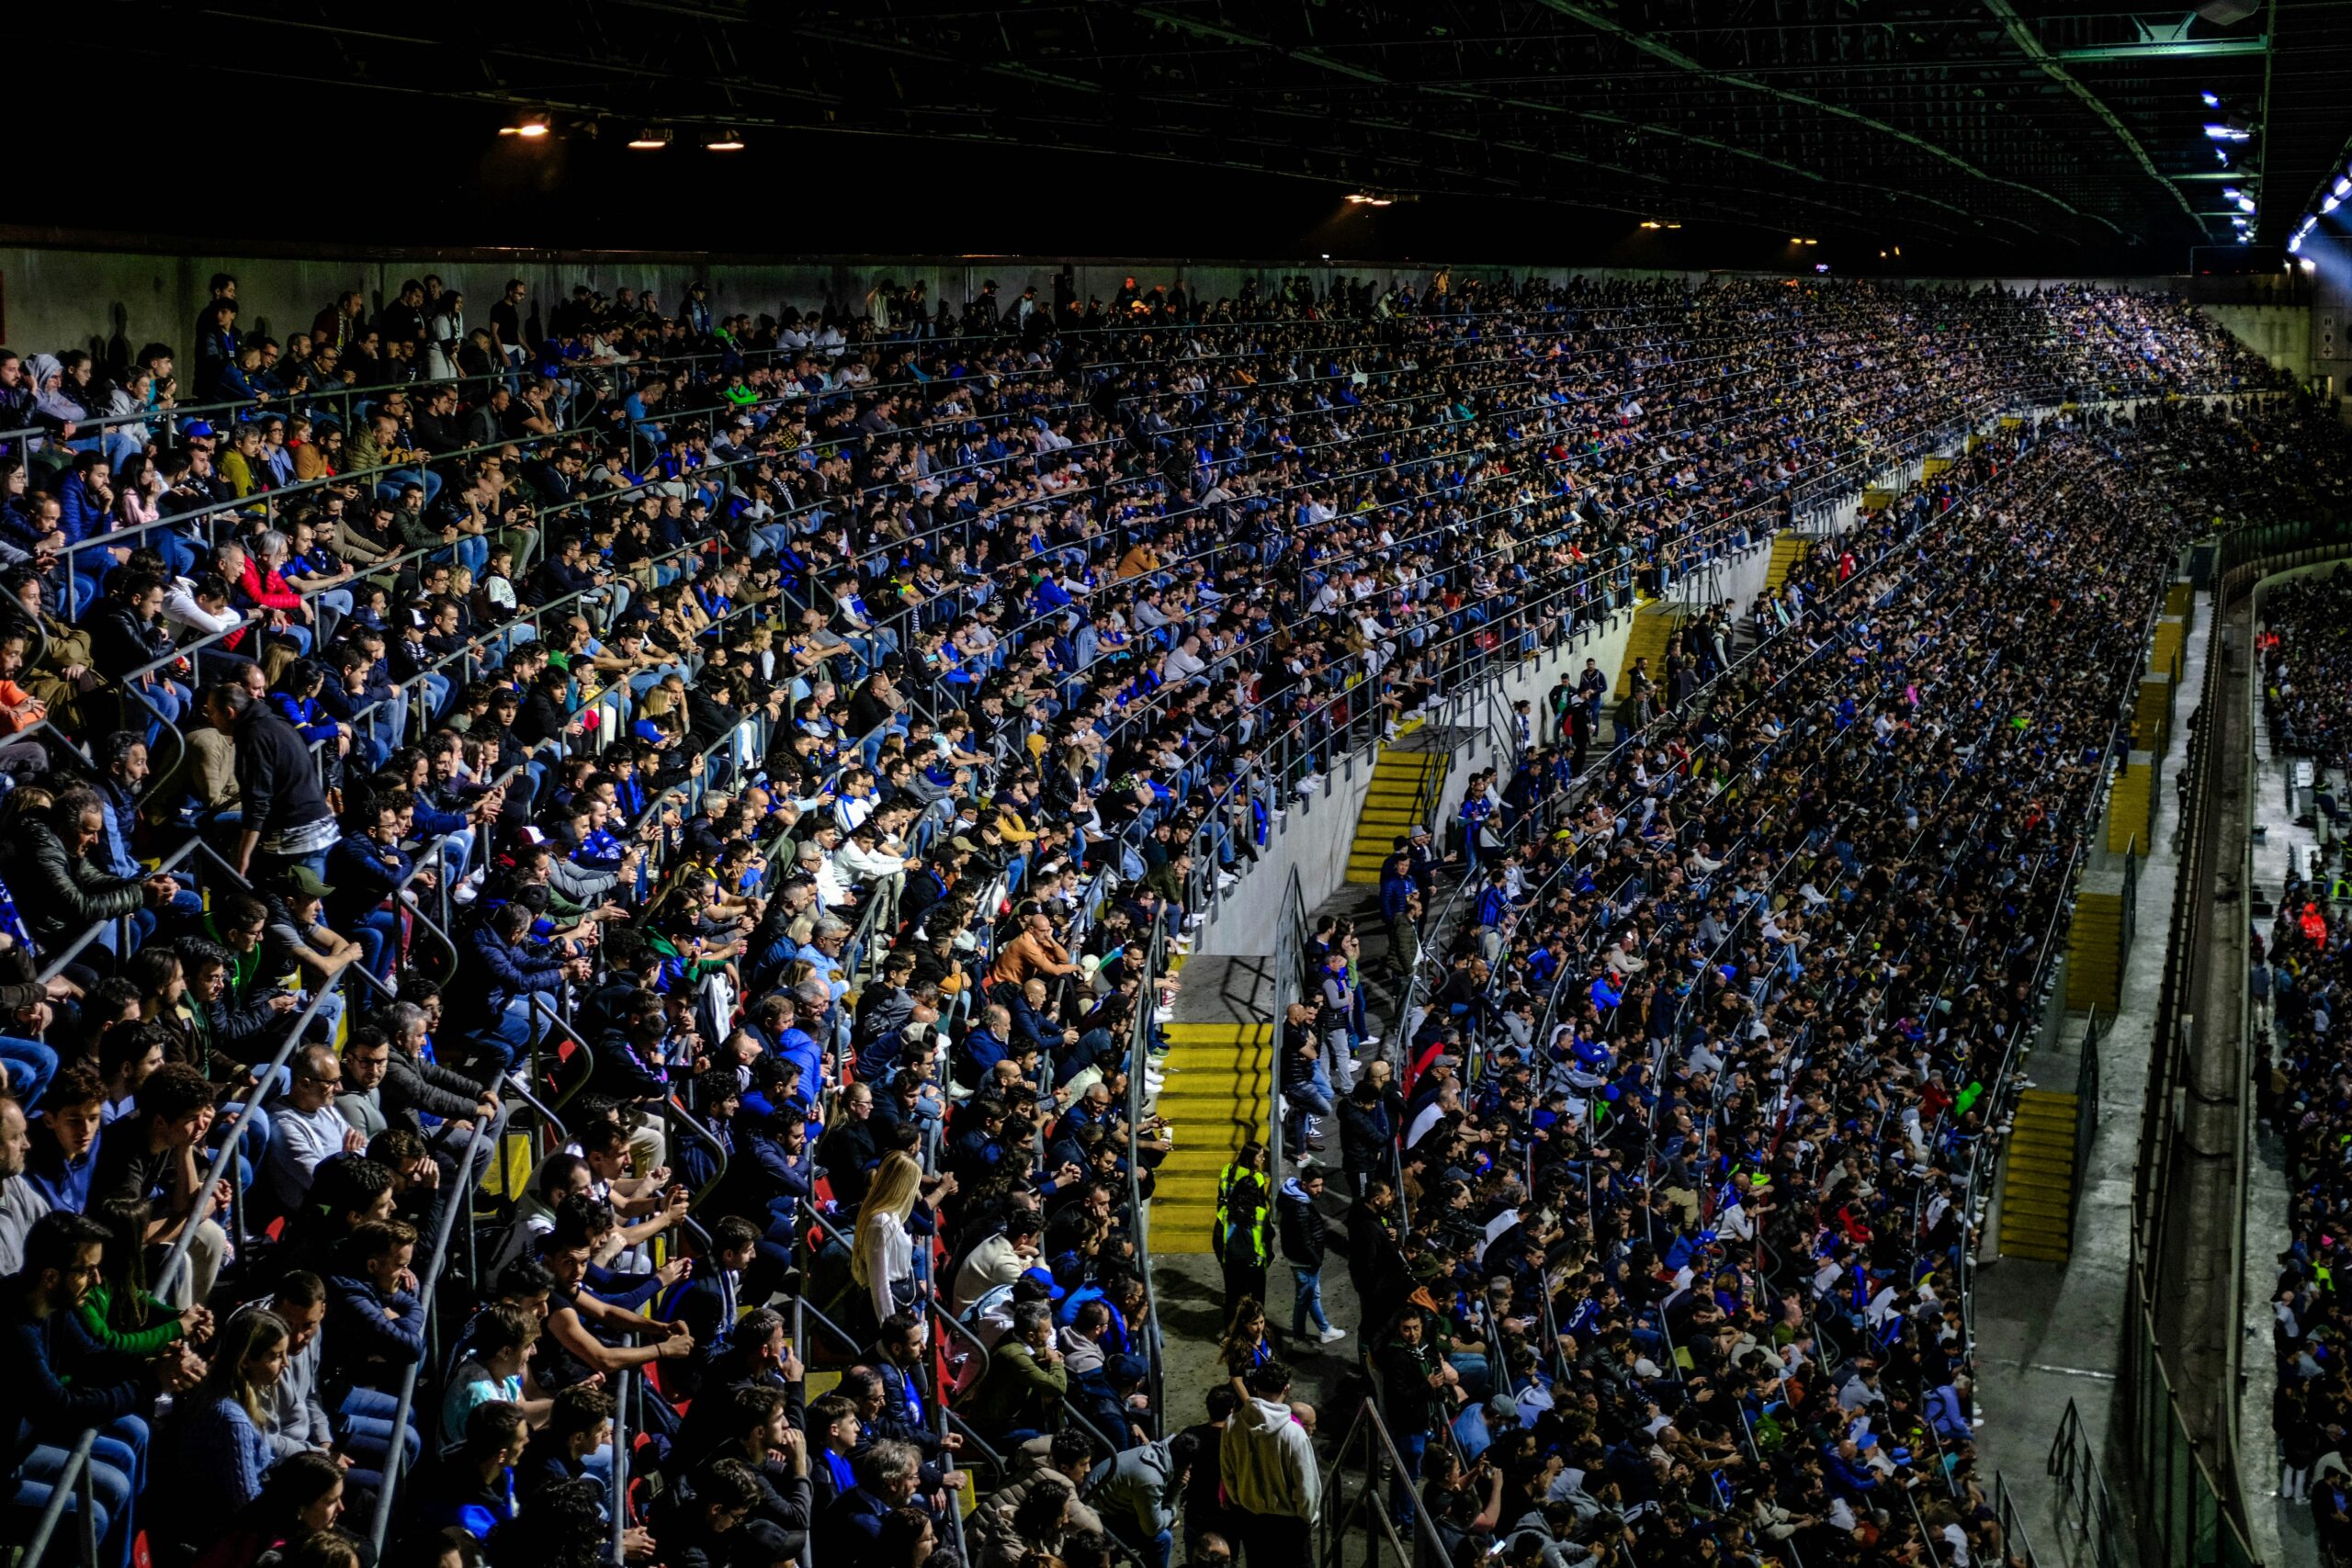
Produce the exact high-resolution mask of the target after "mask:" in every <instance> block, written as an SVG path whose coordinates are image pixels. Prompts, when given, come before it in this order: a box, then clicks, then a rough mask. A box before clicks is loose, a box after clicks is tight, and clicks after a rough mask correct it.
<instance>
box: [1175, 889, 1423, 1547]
mask: <svg viewBox="0 0 2352 1568" xmlns="http://www.w3.org/2000/svg"><path fill="white" fill-rule="evenodd" d="M1367 911H1368V912H1367ZM1317 914H1344V915H1350V916H1353V917H1356V919H1357V924H1358V930H1359V931H1360V932H1361V934H1362V937H1363V955H1364V960H1365V968H1366V969H1367V971H1369V976H1370V978H1369V981H1368V984H1367V985H1366V987H1365V1001H1366V1010H1367V1011H1368V1012H1369V1013H1370V1014H1371V1016H1372V1019H1373V1028H1374V1031H1375V1032H1378V1033H1380V1034H1382V1035H1383V1036H1384V1037H1385V1038H1384V1039H1383V1042H1382V1046H1383V1048H1387V1047H1389V1046H1391V1045H1392V1044H1393V1038H1390V1037H1391V1036H1392V1031H1391V1030H1390V1029H1389V1028H1388V1027H1387V1025H1388V1021H1389V1019H1390V1018H1391V1017H1392V1015H1393V1012H1394V1010H1395V1008H1396V1006H1397V998H1396V997H1395V995H1394V993H1393V991H1392V990H1391V989H1390V988H1389V985H1388V976H1387V974H1386V964H1387V939H1386V937H1385V935H1384V934H1383V931H1382V929H1381V925H1380V919H1379V895H1378V891H1377V890H1376V889H1374V888H1371V887H1363V886H1344V885H1343V886H1341V887H1340V890H1339V892H1337V893H1336V894H1334V895H1333V896H1332V897H1330V898H1329V899H1328V900H1326V901H1325V902H1324V903H1323V904H1322V905H1321V906H1319V907H1318V908H1317V909H1315V910H1313V911H1310V917H1309V918H1310V923H1311V921H1312V917H1313V916H1314V915H1317ZM1271 997H1272V990H1271V981H1270V975H1269V970H1268V961H1267V960H1265V959H1263V958H1238V957H1216V956H1204V957H1199V958H1195V959H1193V961H1192V962H1191V963H1189V964H1186V965H1185V966H1184V988H1183V990H1182V992H1180V993H1179V994H1178V996H1177V998H1176V1017H1177V1020H1178V1021H1180V1022H1184V1023H1225V1022H1242V1021H1257V1022H1263V1021H1265V1020H1266V1018H1267V1016H1268V1012H1269V1009H1270V1005H1271ZM1180 1132H1181V1129H1180ZM1338 1137H1339V1134H1338V1130H1337V1129H1336V1128H1334V1129H1332V1130H1331V1131H1330V1134H1329V1149H1328V1150H1327V1151H1326V1156H1324V1157H1330V1158H1333V1159H1334V1161H1335V1162H1336V1156H1337V1152H1338V1148H1339V1143H1338ZM1284 1174H1285V1175H1287V1174H1289V1173H1288V1172H1285V1173H1284ZM1347 1208H1348V1201H1347V1199H1346V1198H1344V1197H1342V1196H1341V1195H1340V1193H1339V1192H1338V1191H1336V1190H1326V1191H1325V1193H1324V1195H1323V1213H1324V1218H1325V1219H1326V1220H1327V1221H1328V1222H1329V1225H1330V1228H1331V1246H1330V1256H1329V1258H1328V1259H1327V1260H1326V1262H1325V1264H1324V1267H1323V1276H1322V1280H1323V1311H1324V1314H1325V1316H1326V1317H1327V1318H1328V1319H1329V1321H1330V1322H1332V1323H1334V1324H1337V1325H1339V1326H1340V1327H1342V1328H1344V1329H1346V1330H1347V1331H1348V1337H1346V1338H1345V1339H1341V1340H1337V1341H1335V1342H1333V1343H1332V1344H1330V1345H1328V1346H1327V1345H1323V1344H1320V1343H1318V1342H1317V1340H1316V1339H1315V1338H1314V1337H1312V1335H1313V1330H1312V1328H1311V1327H1310V1329H1309V1337H1306V1339H1304V1340H1294V1339H1292V1338H1291V1337H1290V1333H1289V1329H1290V1322H1291V1312H1292V1307H1293V1303H1294V1300H1295V1287H1294V1284H1293V1281H1292V1278H1291V1273H1290V1269H1289V1268H1288V1266H1287V1265H1285V1264H1284V1263H1283V1261H1282V1258H1281V1255H1280V1248H1279V1247H1277V1248H1276V1255H1275V1258H1274V1261H1273V1266H1272V1268H1271V1269H1268V1270H1267V1292H1266V1293H1267V1294H1268V1295H1269V1296H1270V1297H1272V1300H1271V1301H1269V1302H1267V1303H1265V1305H1266V1318H1267V1322H1268V1324H1269V1325H1271V1327H1272V1339H1273V1342H1274V1346H1275V1349H1276V1352H1277V1354H1279V1355H1280V1356H1281V1357H1282V1358H1283V1360H1284V1361H1285V1362H1287V1363H1288V1364H1289V1366H1290V1368H1291V1372H1292V1384H1291V1397H1292V1398H1293V1399H1294V1400H1295V1401H1301V1402H1304V1403H1306V1404H1310V1405H1312V1406H1314V1408H1315V1411H1316V1447H1317V1453H1318V1455H1319V1456H1320V1458H1321V1459H1322V1460H1323V1461H1324V1462H1325V1463H1327V1464H1328V1463H1329V1460H1330V1457H1331V1453H1332V1450H1333V1449H1334V1447H1335V1446H1336V1445H1337V1444H1338V1443H1339V1441H1340V1438H1342V1437H1344V1436H1345V1435H1346V1432H1347V1429H1348V1425H1349V1423H1350V1422H1351V1420H1352V1419H1353V1418H1354V1416H1355V1413H1356V1408H1357V1405H1358V1404H1359V1403H1360V1402H1361V1400H1362V1399H1363V1396H1364V1394H1365V1393H1366V1392H1367V1385H1366V1384H1365V1382H1363V1376H1362V1373H1361V1369H1360V1365H1359V1358H1360V1357H1361V1355H1362V1339H1363V1309H1362V1306H1361V1305H1360V1303H1358V1302H1357V1299H1356V1292H1355V1287H1354V1286H1353V1285H1351V1283H1350V1282H1349V1280H1348V1263H1347V1230H1346V1214H1347ZM1151 1283H1152V1291H1153V1300H1154V1303H1155V1305H1156V1308H1157V1310H1158V1312H1159V1322H1160V1333H1161V1357H1162V1361H1163V1367H1162V1380H1161V1381H1162V1388H1163V1392H1164V1397H1165V1400H1166V1404H1167V1409H1166V1412H1165V1414H1166V1419H1167V1424H1168V1426H1169V1427H1170V1429H1173V1428H1175V1427H1181V1426H1189V1425H1191V1424H1192V1423H1193V1422H1196V1421H1199V1420H1202V1419H1203V1418H1204V1411H1205V1406H1204V1404H1203V1401H1204V1399H1205V1398H1206V1397H1207V1394H1208V1391H1209V1390H1210V1389H1212V1388H1214V1387H1216V1385H1217V1384H1219V1383H1221V1382H1225V1376H1226V1374H1225V1370H1224V1368H1223V1367H1221V1366H1220V1365H1219V1364H1218V1363H1217V1359H1216V1352H1217V1346H1218V1343H1219V1342H1220V1341H1221V1340H1222V1339H1223V1337H1224V1335H1225V1280H1224V1275H1223V1271H1222V1270H1221V1269H1219V1268H1218V1265H1217V1261H1216V1258H1212V1257H1210V1256H1209V1255H1208V1254H1206V1253H1198V1252H1196V1253H1163V1252H1161V1251H1159V1249H1158V1248H1156V1247H1155V1248H1154V1249H1153V1251H1152V1256H1151ZM1382 1555H1383V1556H1384V1557H1386V1556H1389V1555H1390V1553H1389V1552H1388V1551H1387V1550H1386V1549H1385V1548H1384V1549H1383V1551H1382ZM1398 1568H1401V1565H1398Z"/></svg>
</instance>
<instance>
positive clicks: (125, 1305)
mask: <svg viewBox="0 0 2352 1568" xmlns="http://www.w3.org/2000/svg"><path fill="white" fill-rule="evenodd" d="M146 1306H147V1323H146V1325H145V1326H144V1327H141V1326H140V1325H137V1324H134V1323H133V1322H132V1321H131V1313H130V1302H129V1301H128V1300H125V1301H122V1302H120V1303H118V1302H117V1301H116V1299H115V1295H114V1292H113V1291H112V1289H111V1288H109V1287H108V1286H107V1285H105V1284H103V1283H101V1284H96V1285H93V1286H91V1287H90V1293H89V1294H88V1295H86V1296H84V1297H83V1298H82V1304H81V1306H80V1307H79V1308H77V1309H76V1310H77V1311H79V1312H80V1313H81V1314H82V1326H83V1327H85V1328H86V1329H88V1330H89V1331H90V1334H91V1337H93V1338H95V1339H96V1340H97V1341H98V1343H99V1344H101V1345H104V1346H105V1347H106V1348H107V1349H109V1350H119V1351H120V1352H122V1354H124V1355H126V1356H141V1357H144V1356H153V1355H154V1354H155V1353H156V1352H157V1351H159V1350H161V1349H163V1348H164V1347H165V1346H166V1345H169V1344H171V1343H172V1342H173V1341H174V1340H175V1339H177V1338H178V1337H180V1314H178V1313H176V1312H174V1311H173V1310H172V1309H171V1308H170V1307H169V1306H167V1305H165V1304H164V1303H162V1302H159V1301H157V1300H156V1299H155V1298H154V1297H153V1296H149V1297H148V1298H147V1302H146Z"/></svg>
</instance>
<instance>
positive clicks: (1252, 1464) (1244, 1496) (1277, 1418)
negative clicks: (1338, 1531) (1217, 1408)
mask: <svg viewBox="0 0 2352 1568" xmlns="http://www.w3.org/2000/svg"><path fill="white" fill-rule="evenodd" d="M1217 1472H1218V1476H1219V1478H1220V1479H1221V1480H1223V1481H1224V1483H1225V1495H1226V1497H1227V1499H1228V1500H1229V1501H1230V1502H1231V1503H1232V1505H1233V1506H1235V1507H1237V1508H1242V1509H1246V1510H1248V1511H1249V1512H1250V1513H1253V1514H1272V1515H1277V1516H1281V1517H1289V1518H1294V1519H1304V1520H1306V1522H1307V1523H1309V1524H1313V1523H1314V1522H1315V1516H1316V1510H1317V1508H1318V1507H1319V1506H1321V1502H1322V1498H1321V1490H1322V1477H1321V1476H1320V1475H1318V1474H1317V1472H1316V1469H1315V1445H1314V1444H1313V1443H1312V1442H1311V1441H1310V1440H1309V1439H1308V1438H1307V1436H1306V1427H1302V1426H1300V1425H1299V1424H1298V1423H1297V1422H1296V1421H1295V1420H1293V1419H1292V1418H1291V1414H1290V1406H1289V1405H1287V1404H1274V1403H1273V1402H1272V1401H1271V1400H1264V1399H1258V1398H1255V1397H1253V1398H1251V1399H1250V1402H1249V1403H1248V1404H1244V1405H1243V1406H1242V1407H1241V1408H1240V1409H1239V1410H1237V1411H1235V1412H1234V1413H1233V1416H1231V1418H1230V1419H1228V1420H1227V1422H1226V1424H1225V1438H1224V1440H1223V1441H1222V1442H1220V1443H1219V1444H1218V1445H1217Z"/></svg>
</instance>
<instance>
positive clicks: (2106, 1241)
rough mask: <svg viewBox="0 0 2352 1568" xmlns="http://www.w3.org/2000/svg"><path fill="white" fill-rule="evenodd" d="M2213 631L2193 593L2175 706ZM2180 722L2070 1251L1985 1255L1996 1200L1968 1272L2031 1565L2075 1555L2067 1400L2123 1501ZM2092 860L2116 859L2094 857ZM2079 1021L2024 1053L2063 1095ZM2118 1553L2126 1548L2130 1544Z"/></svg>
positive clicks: (1980, 1398) (2107, 1029) (1987, 1400)
mask: <svg viewBox="0 0 2352 1568" xmlns="http://www.w3.org/2000/svg"><path fill="white" fill-rule="evenodd" d="M2211 629H2212V628H2211V614H2210V605H2209V604H2208V603H2207V602H2206V601H2205V600H2203V599H2200V601H2199V606H2198V615H2197V625H2196V627H2195V629H2194V630H2193V631H2192V632H2191V633H2190V635H2189V638H2188V647H2187V649H2186V650H2185V653H2184V657H2183V673H2182V678H2181V687H2182V692H2183V696H2182V698H2181V701H2182V702H2183V704H2184V705H2186V704H2191V703H2193V702H2194V700H2195V699H2194V696H2193V694H2194V693H2196V692H2197V691H2198V690H2199V687H2200V682H2202V681H2203V679H2204V672H2205V656H2206V649H2207V647H2208V643H2209V639H2210V637H2211ZM2187 719H2188V711H2187V708H2186V706H2184V707H2183V708H2182V709H2181V710H2180V711H2179V712H2177V714H2176V715H2175V724H2174V733H2173V738H2172V741H2171V745H2170V748H2169V749H2168V750H2167V751H2166V752H2165V760H2164V771H2163V773H2162V774H2161V775H2160V777H2161V780H2162V783H2161V784H2160V785H2159V793H2160V798H2159V800H2158V802H2157V807H2156V825H2155V831H2154V838H2155V843H2154V850H2153V852H2151V853H2150V854H2149V856H2148V858H2147V859H2146V860H2145V861H2143V863H2141V867H2140V880H2139V895H2138V898H2137V901H2136V904H2135V913H2136V918H2137V922H2138V924H2137V932H2136V936H2135V939H2134V941H2133V942H2132V944H2131V953H2130V954H2129V955H2128V957H2127V959H2126V962H2125V964H2124V973H2123V988H2122V996H2123V1008H2122V1010H2121V1011H2120V1014H2119V1015H2118V1016H2117V1017H2116V1018H2115V1019H2114V1020H2113V1021H2111V1022H2110V1023H2108V1024H2106V1025H2104V1026H2103V1028H2102V1032H2101V1037H2100V1040H2099V1043H2098V1053H2099V1105H2098V1132H2097V1134H2096V1135H2095V1136H2094V1138H2093V1140H2092V1144H2091V1152H2090V1158H2089V1161H2088V1163H2087V1165H2086V1167H2085V1168H2084V1169H2083V1170H2082V1171H2080V1172H2079V1173H2077V1179H2078V1180H2079V1181H2081V1182H2082V1183H2084V1184H2085V1185H2084V1190H2083V1192H2082V1196H2081V1198H2080V1200H2079V1203H2080V1207H2079V1209H2078V1211H2077V1213H2076V1220H2075V1248H2074V1256H2073V1257H2072V1258H2069V1259H2068V1260H2067V1261H2066V1262H2065V1263H2064V1264H2057V1263H2040V1262H2035V1261H2032V1260H2030V1259H2027V1258H1998V1259H1997V1261H1996V1260H1995V1255H1996V1251H1997V1246H1996V1243H1997V1233H1998V1224H1999V1212H1998V1207H1997V1205H1996V1208H1995V1210H1994V1213H1993V1214H1992V1215H1991V1216H1990V1218H1991V1222H1992V1223H1991V1224H1989V1225H1988V1227H1987V1231H1988V1235H1987V1236H1986V1238H1985V1246H1984V1247H1983V1248H1982V1251H1983V1256H1984V1258H1985V1262H1983V1263H1980V1265H1979V1272H1978V1273H1977V1276H1976V1280H1977V1283H1976V1314H1975V1317H1976V1360H1977V1367H1978V1370H1979V1382H1978V1384H1977V1389H1976V1404H1977V1406H1978V1408H1979V1410H1980V1412H1981V1413H1982V1416H1983V1424H1982V1426H1981V1427H1980V1429H1979V1432H1978V1436H1977V1441H1976V1451H1977V1460H1978V1467H1979V1470H1980V1472H1994V1471H1997V1472H2000V1474H2001V1476H2002V1478H2003V1479H2004V1480H2005V1481H2006V1482H2007V1485H2008V1488H2009V1491H2010V1494H2011V1495H2012V1496H2013V1497H2014V1498H2015V1499H2016V1501H2017V1504H2018V1510H2019V1513H2020V1515H2021V1517H2022V1518H2023V1520H2024V1523H2025V1529H2026V1534H2027V1536H2028V1538H2029V1539H2030V1542H2031V1544H2032V1547H2033V1550H2034V1552H2035V1556H2036V1561H2037V1562H2038V1563H2039V1564H2040V1568H2053V1565H2054V1564H2058V1563H2074V1562H2079V1561H2081V1560H2083V1558H2084V1557H2085V1556H2086V1549H2087V1542H2086V1540H2085V1538H2084V1536H2083V1534H2082V1521H2081V1520H2080V1518H2079V1517H2075V1516H2074V1515H2072V1514H2071V1513H2066V1512H2065V1511H2064V1510H2063V1509H2062V1506H2061V1505H2062V1503H2063V1501H2064V1499H2063V1497H2062V1495H2061V1493H2060V1490H2059V1488H2058V1486H2057V1484H2056V1483H2054V1482H2053V1481H2052V1479H2051V1477H2050V1475H2049V1472H2048V1462H2049V1454H2050V1446H2051V1441H2052V1438H2053V1437H2054V1436H2055V1435H2056V1433H2057V1429H2058V1425H2059V1422H2060V1419H2061V1417H2062V1416H2063V1415H2064V1411H2065V1408H2066V1405H2067V1404H2068V1403H2069V1402H2072V1403H2073V1404H2074V1405H2075V1410H2076V1412H2077V1413H2078V1414H2079V1416H2080V1417H2081V1419H2082V1422H2083V1426H2084V1429H2085V1431H2086V1435H2087V1436H2088V1438H2089V1439H2090V1442H2091V1444H2092V1450H2093V1451H2094V1452H2096V1453H2098V1454H2099V1455H2100V1456H2101V1458H2100V1462H2101V1465H2102V1466H2103V1468H2104V1469H2105V1471H2106V1474H2107V1478H2108V1483H2109V1490H2110V1492H2113V1493H2114V1494H2115V1495H2116V1496H2117V1500H2118V1501H2119V1502H2121V1501H2122V1494H2121V1488H2122V1486H2123V1484H2124V1477H2123V1474H2122V1472H2121V1471H2120V1466H2119V1465H2118V1464H2117V1463H2116V1462H2115V1461H2113V1460H2111V1459H2109V1457H2108V1455H2109V1446H2108V1436H2109V1427H2110V1425H2111V1423H2112V1420H2113V1418H2114V1416H2115V1414H2116V1409H2115V1407H2116V1404H2117V1395H2118V1393H2119V1392H2120V1391H2119V1387H2118V1384H2117V1369H2118V1367H2119V1365H2120V1361H2121V1357H2122V1352H2123V1343H2124V1342H2123V1310H2124V1281H2125V1275H2126V1271H2127V1269H2128V1268H2129V1265H2130V1258H2131V1172H2132V1165H2133V1158H2134V1156H2135V1154H2136V1152H2137V1150H2138V1147H2139V1137H2140V1113H2141V1109H2142V1103H2143V1100H2144V1099H2145V1095H2146V1089H2147V1081H2148V1057H2149V1040H2150V1035H2151V1033H2152V1032H2153V1030H2154V1015H2155V1010H2156V994H2157V990H2158V987H2159V986H2160V984H2161V982H2162V979H2163V975H2164V963H2165V922H2166V920H2167V919H2168V918H2169V915H2170V911H2171V908H2172V897H2173V882H2174V876H2175V874H2176V873H2177V869H2178V858H2177V854H2176V852H2175V850H2174V846H2173V838H2174V833H2175V830H2176V829H2177V827H2178V818H2179V811H2178V797H2177V795H2175V794H2174V792H2173V789H2172V785H2171V780H2172V779H2173V778H2174V777H2175V775H2176V771H2177V769H2178V768H2179V767H2180V766H2181V765H2182V764H2183V763H2184V762H2185V761H2186V760H2187V757H2188V724H2187ZM2099 858H2103V859H2113V858H2115V857H2109V856H2105V855H2104V852H2102V853H2101V857H2099ZM2085 1026H2086V1019H2084V1018H2081V1017H2070V1018H2068V1019H2067V1020H2066V1023H2065V1027H2064V1029H2063V1030H2062V1031H2061V1032H2060V1034H2059V1037H2058V1040H2057V1041H2056V1042H2055V1049H2044V1050H2041V1051H2038V1052H2036V1053H2034V1054H2033V1055H2032V1056H2031V1057H2030V1058H2029V1059H2028V1061H2027V1064H2026V1072H2027V1074H2028V1076H2029V1077H2032V1078H2033V1080H2034V1081H2035V1082H2036V1083H2037V1084H2038V1085H2039V1086H2040V1087H2041V1088H2043V1089H2056V1090H2062V1091H2067V1090H2072V1089H2074V1087H2075V1067H2076V1065H2077V1059H2078V1058H2077V1055H2076V1053H2077V1052H2078V1050H2079V1048H2080V1046H2081V1043H2082V1039H2083V1033H2084V1029H2085ZM1996 1190H1997V1188H1996ZM2119 1544H2121V1543H2119ZM2124 1549H2125V1551H2126V1552H2127V1554H2128V1551H2129V1547H2128V1545H2126V1546H2125V1548H2124Z"/></svg>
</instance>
